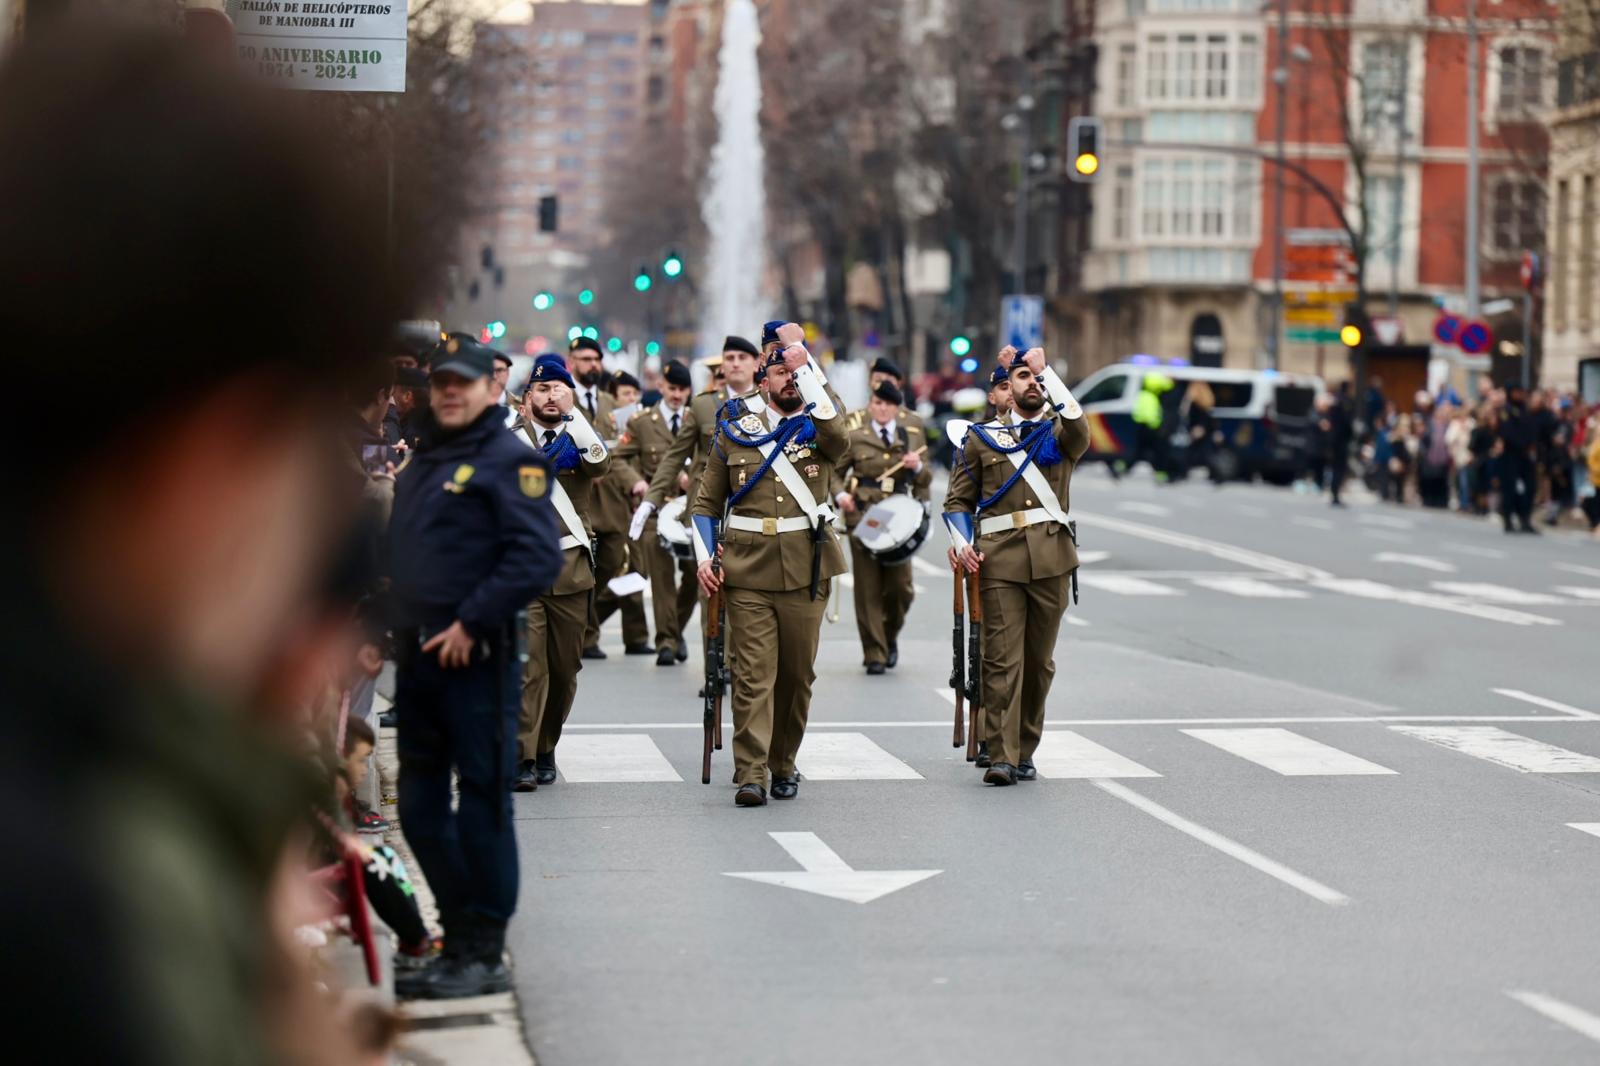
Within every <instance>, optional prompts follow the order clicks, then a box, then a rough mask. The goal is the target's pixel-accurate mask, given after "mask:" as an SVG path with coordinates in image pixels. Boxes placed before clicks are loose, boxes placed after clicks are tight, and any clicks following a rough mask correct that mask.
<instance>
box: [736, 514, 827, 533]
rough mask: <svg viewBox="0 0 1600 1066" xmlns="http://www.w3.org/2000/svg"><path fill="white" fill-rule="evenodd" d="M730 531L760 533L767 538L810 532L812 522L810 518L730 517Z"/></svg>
mask: <svg viewBox="0 0 1600 1066" xmlns="http://www.w3.org/2000/svg"><path fill="white" fill-rule="evenodd" d="M728 528H729V529H742V530H744V531H745V532H746V533H760V534H761V535H762V536H765V537H775V536H777V535H778V534H779V533H799V532H800V531H801V530H806V531H810V530H811V529H812V528H813V527H812V520H811V519H809V518H805V517H801V518H749V517H746V516H745V515H737V514H735V515H729V516H728Z"/></svg>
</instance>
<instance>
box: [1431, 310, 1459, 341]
mask: <svg viewBox="0 0 1600 1066" xmlns="http://www.w3.org/2000/svg"><path fill="white" fill-rule="evenodd" d="M1462 325H1463V323H1462V321H1461V316H1460V315H1452V314H1450V313H1449V312H1444V313H1441V314H1440V315H1439V317H1438V318H1435V319H1434V320H1433V339H1434V340H1436V341H1438V342H1439V343H1440V344H1446V345H1449V344H1454V343H1456V338H1458V337H1459V336H1460V335H1461V326H1462Z"/></svg>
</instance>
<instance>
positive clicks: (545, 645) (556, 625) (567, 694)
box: [515, 354, 611, 792]
mask: <svg viewBox="0 0 1600 1066" xmlns="http://www.w3.org/2000/svg"><path fill="white" fill-rule="evenodd" d="M573 393H574V389H573V380H572V376H571V375H570V374H569V373H567V368H566V364H565V363H563V362H562V360H561V357H560V356H559V355H553V354H550V355H541V356H540V357H539V358H538V359H537V360H535V362H534V364H533V370H532V372H531V373H530V374H529V375H528V388H527V391H526V392H524V393H523V394H522V417H523V421H522V424H521V425H520V426H519V427H518V428H517V436H519V437H521V439H522V441H523V442H524V443H525V444H527V445H528V446H529V447H532V448H535V449H537V450H538V451H539V453H540V455H542V456H543V457H544V459H545V460H546V461H547V462H548V463H549V465H550V468H551V469H552V470H553V471H554V472H555V481H554V483H553V484H552V485H551V486H550V503H551V505H552V506H553V507H554V508H555V513H556V517H557V519H558V521H559V524H560V533H561V541H560V545H559V551H558V555H559V558H560V564H561V569H560V575H561V576H560V577H559V578H557V579H556V581H555V584H554V587H553V588H551V589H550V590H549V591H548V592H546V593H545V594H544V595H542V596H540V597H539V598H538V599H537V600H536V601H534V602H533V603H532V604H531V605H530V606H529V607H528V664H527V667H526V669H525V670H524V671H523V675H522V717H521V720H520V723H519V729H518V735H517V744H518V758H519V759H520V760H521V762H520V764H519V766H518V768H517V779H516V784H515V787H516V790H517V791H518V792H533V791H535V790H536V789H537V788H538V787H539V786H540V785H553V784H555V781H556V744H557V742H558V741H560V739H561V727H562V725H564V724H565V723H566V720H567V716H568V715H569V714H571V713H572V704H573V701H574V700H575V699H576V698H577V695H578V671H580V670H582V669H583V626H584V622H585V621H586V620H587V618H588V616H589V608H590V603H591V601H592V599H593V590H594V587H595V582H596V580H597V578H596V576H595V561H594V555H595V548H594V536H595V534H594V530H593V526H592V524H591V523H592V521H593V520H592V518H591V515H592V514H593V512H594V506H595V504H594V497H595V492H596V490H597V487H598V486H599V484H600V483H601V482H602V480H603V479H604V478H605V476H606V473H607V472H608V471H609V470H610V469H611V457H610V455H609V454H608V453H607V451H606V446H605V444H604V443H603V442H602V441H601V440H600V437H599V435H598V434H596V433H595V431H594V429H593V427H591V426H590V425H589V420H588V419H587V418H585V417H584V415H583V411H582V409H580V408H578V407H576V406H575V405H574V397H573Z"/></svg>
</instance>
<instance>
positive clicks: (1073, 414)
mask: <svg viewBox="0 0 1600 1066" xmlns="http://www.w3.org/2000/svg"><path fill="white" fill-rule="evenodd" d="M1065 413H1066V416H1067V417H1068V418H1078V417H1079V416H1081V415H1082V414H1083V408H1081V407H1079V406H1078V401H1077V400H1075V399H1072V398H1071V397H1068V398H1067V406H1066V408H1065Z"/></svg>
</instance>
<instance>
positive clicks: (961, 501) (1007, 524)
mask: <svg viewBox="0 0 1600 1066" xmlns="http://www.w3.org/2000/svg"><path fill="white" fill-rule="evenodd" d="M1042 377H1043V380H1044V381H1045V382H1046V383H1047V385H1048V386H1054V387H1058V388H1059V390H1060V392H1059V393H1056V392H1054V391H1051V392H1050V400H1051V401H1054V402H1061V401H1060V399H1059V398H1058V397H1059V396H1061V395H1064V396H1065V403H1064V409H1063V411H1062V412H1060V413H1059V414H1058V413H1057V412H1055V411H1053V410H1052V405H1051V403H1046V405H1045V408H1044V411H1043V412H1042V417H1045V418H1047V419H1048V420H1049V422H1050V423H1051V426H1052V429H1051V431H1052V432H1053V433H1054V434H1055V438H1056V445H1057V447H1058V448H1059V450H1060V452H1061V461H1060V462H1059V463H1056V464H1055V465H1053V466H1047V467H1038V470H1039V473H1040V474H1041V475H1043V478H1044V481H1045V483H1046V484H1047V485H1048V487H1049V489H1050V492H1051V493H1052V494H1053V495H1054V497H1055V500H1056V501H1057V503H1058V504H1059V508H1060V513H1061V514H1067V513H1069V509H1070V505H1069V500H1068V491H1069V488H1070V485H1071V482H1072V471H1073V470H1074V469H1075V468H1076V466H1077V463H1078V460H1079V459H1080V458H1082V456H1083V454H1084V452H1085V451H1087V450H1088V447H1089V428H1088V423H1087V422H1086V420H1085V419H1084V418H1083V413H1082V410H1081V409H1080V408H1079V407H1078V405H1077V403H1076V402H1075V401H1073V400H1072V398H1071V395H1070V394H1067V393H1066V387H1065V386H1064V385H1060V381H1059V379H1057V378H1056V377H1055V375H1054V374H1053V373H1049V372H1047V373H1046V375H1044V376H1042ZM1014 424H1015V422H1014V416H1013V417H1008V418H1006V419H1004V420H1002V421H1000V422H996V423H990V424H989V425H988V426H985V427H984V428H985V429H986V430H988V431H989V432H990V433H991V435H992V436H994V438H995V440H996V442H997V443H999V444H1001V445H1006V444H1007V443H1008V442H1009V441H1011V440H1013V439H1014V438H1012V437H1011V436H1010V430H1009V429H1007V428H1006V427H1009V426H1011V425H1014ZM1030 465H1032V464H1030ZM1015 472H1016V467H1015V466H1014V465H1013V463H1012V462H1011V459H1010V458H1009V457H1008V456H1006V455H1005V454H1003V453H1001V452H999V451H996V450H995V449H993V448H991V447H989V446H988V445H987V444H986V443H985V442H984V441H983V440H982V439H981V438H980V437H979V436H978V434H977V433H975V432H969V433H968V434H967V437H966V441H965V442H964V444H963V445H962V448H961V454H960V457H959V460H958V461H957V463H956V465H955V469H954V470H952V471H951V474H950V489H949V492H948V493H947V495H946V496H945V512H946V513H947V514H948V513H951V512H957V511H959V512H965V513H967V514H972V513H973V512H974V511H976V510H977V505H978V501H979V500H980V499H987V498H988V497H990V496H992V495H994V493H995V492H997V491H999V489H1000V487H1001V486H1002V485H1004V484H1005V482H1006V481H1007V480H1008V479H1009V478H1010V477H1011V475H1012V474H1014V473H1015ZM1037 497H1038V494H1037V493H1036V491H1035V489H1034V487H1033V486H1032V485H1031V484H1029V482H1028V480H1027V479H1026V478H1022V477H1019V478H1018V479H1017V480H1016V483H1015V484H1013V485H1012V486H1011V487H1010V488H1009V489H1007V490H1006V493H1005V495H1004V496H1002V497H1000V498H999V499H998V500H996V501H995V502H994V503H992V504H990V505H989V506H988V507H987V508H985V509H984V510H983V511H982V512H979V513H978V514H977V515H976V528H975V530H974V532H975V533H976V534H977V539H976V541H975V543H974V546H975V547H976V548H977V549H978V551H979V552H980V553H982V554H983V556H984V561H983V569H982V574H981V576H982V584H983V709H984V719H985V720H984V722H983V723H981V729H980V732H979V736H980V737H985V739H986V740H987V742H988V747H989V757H990V758H991V759H992V760H993V761H994V762H996V763H1001V762H1004V763H1009V764H1011V765H1012V766H1016V765H1018V764H1019V763H1020V762H1021V761H1023V760H1031V759H1032V758H1033V753H1034V751H1035V750H1036V749H1037V748H1038V746H1039V738H1040V736H1041V735H1042V733H1043V731H1044V714H1045V698H1046V697H1047V696H1048V695H1049V694H1050V683H1051V680H1052V678H1054V676H1055V669H1056V666H1055V644H1056V636H1057V634H1058V633H1059V632H1060V629H1061V616H1062V614H1063V613H1064V612H1065V611H1066V609H1067V599H1068V596H1069V583H1070V580H1071V575H1072V572H1073V571H1074V570H1076V569H1077V568H1078V551H1077V546H1076V545H1075V544H1074V543H1073V541H1072V537H1071V535H1070V533H1069V531H1068V529H1067V528H1066V527H1065V526H1063V525H1062V524H1061V523H1059V522H1057V521H1053V520H1049V519H1045V518H1043V517H1042V511H1041V506H1040V502H1039V499H1038V498H1037ZM984 525H990V526H991V529H990V530H989V531H987V532H985V531H983V526H984ZM993 527H999V528H993Z"/></svg>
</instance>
